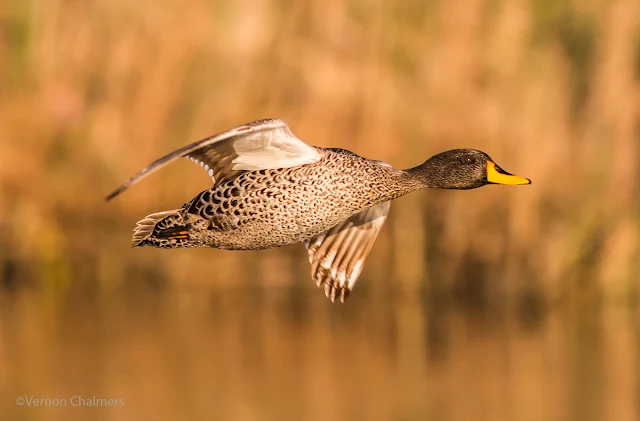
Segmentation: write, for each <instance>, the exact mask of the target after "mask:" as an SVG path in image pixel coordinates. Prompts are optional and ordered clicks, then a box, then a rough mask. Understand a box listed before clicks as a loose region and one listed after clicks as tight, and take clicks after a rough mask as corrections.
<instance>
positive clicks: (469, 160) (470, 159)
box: [460, 155, 476, 164]
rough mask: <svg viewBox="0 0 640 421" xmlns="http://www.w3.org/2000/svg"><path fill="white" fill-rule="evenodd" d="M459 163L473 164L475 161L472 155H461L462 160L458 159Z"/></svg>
mask: <svg viewBox="0 0 640 421" xmlns="http://www.w3.org/2000/svg"><path fill="white" fill-rule="evenodd" d="M460 161H461V162H462V163H463V164H475V162H476V159H475V157H473V156H472V155H463V156H462V158H460Z"/></svg>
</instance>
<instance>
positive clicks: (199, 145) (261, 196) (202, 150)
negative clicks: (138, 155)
mask: <svg viewBox="0 0 640 421" xmlns="http://www.w3.org/2000/svg"><path fill="white" fill-rule="evenodd" d="M180 157H186V158H189V159H191V160H193V161H195V162H197V163H199V164H200V165H201V166H203V167H204V168H205V169H207V170H208V172H209V175H210V176H211V177H212V179H213V181H214V185H213V187H212V188H211V189H209V190H205V191H203V192H201V193H200V194H198V195H197V196H196V197H195V198H194V199H192V200H191V201H190V202H188V203H186V204H185V205H184V206H183V207H182V208H180V209H176V210H173V211H165V212H159V213H155V214H151V215H148V216H147V217H146V218H144V219H143V220H141V221H140V222H138V226H137V227H136V229H135V230H134V235H133V241H132V246H145V245H150V246H154V247H162V248H177V247H214V248H220V249H227V250H259V249H267V248H273V247H279V246H283V245H287V244H293V243H297V242H301V241H304V242H305V245H306V246H307V248H308V250H309V258H310V261H311V263H312V276H313V278H314V279H315V280H316V282H317V283H318V285H321V284H325V292H326V294H327V296H329V297H330V298H331V299H332V301H333V300H335V299H336V297H339V298H340V299H341V300H342V301H344V299H345V298H346V297H347V296H348V294H349V292H350V291H351V289H352V288H353V285H354V284H355V281H356V279H357V278H358V276H359V274H360V272H361V270H362V265H363V263H364V260H365V259H366V257H367V255H368V253H369V251H370V250H371V247H372V246H373V242H374V241H375V238H376V237H377V234H378V232H379V230H380V228H381V227H382V224H383V223H384V221H385V219H386V217H387V213H388V211H389V201H390V200H393V199H395V198H398V197H400V196H403V195H405V194H407V193H409V192H411V191H414V190H417V189H419V188H423V187H435V188H449V189H470V188H475V187H480V186H482V185H485V184H488V183H496V182H498V183H499V182H504V183H505V184H528V183H530V181H529V180H527V179H523V178H521V177H516V176H512V175H510V174H508V173H506V172H504V171H503V170H501V169H500V167H498V166H496V165H495V164H494V163H493V161H491V160H490V159H489V157H488V155H486V154H485V153H483V152H480V151H475V150H470V149H458V150H453V151H448V152H445V153H442V154H439V155H436V156H434V157H432V158H431V159H429V160H428V161H426V162H425V163H424V164H422V165H420V166H418V167H415V168H412V169H409V170H400V169H395V168H393V167H391V166H390V165H388V164H386V163H383V162H381V161H374V160H370V159H366V158H363V157H361V156H358V155H356V154H354V153H352V152H349V151H346V150H342V149H325V148H319V147H313V146H310V145H307V144H305V143H303V142H302V141H300V140H299V139H297V138H296V137H295V136H293V134H292V133H291V131H290V130H289V128H288V126H287V125H286V123H284V122H283V121H281V120H276V119H269V120H260V121H256V122H253V123H249V124H247V125H244V126H240V127H238V128H235V129H233V130H230V131H228V132H224V133H222V134H220V135H217V136H213V137H211V138H208V139H204V140H202V141H200V142H196V143H194V144H191V145H188V146H186V147H184V148H182V149H179V150H178V151H175V152H173V153H172V154H169V155H167V156H165V157H163V158H160V159H159V160H157V161H156V162H154V163H153V164H151V165H149V166H148V167H146V168H145V169H143V170H142V171H141V172H140V173H138V174H137V175H136V176H134V177H133V178H131V179H130V180H129V181H128V182H127V183H125V184H124V185H123V186H121V187H120V188H119V189H118V190H116V191H115V192H113V193H112V194H111V195H110V196H109V197H108V199H111V198H113V197H115V196H116V195H118V194H119V193H121V192H122V191H124V190H125V189H126V188H127V187H128V186H130V185H131V184H133V183H135V182H137V181H139V180H140V179H142V178H143V177H145V176H146V175H148V174H150V173H151V172H153V171H155V170H157V169H159V168H161V167H163V166H165V165H167V164H169V163H170V162H172V161H174V160H175V159H178V158H180Z"/></svg>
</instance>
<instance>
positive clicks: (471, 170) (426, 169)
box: [410, 149, 531, 190]
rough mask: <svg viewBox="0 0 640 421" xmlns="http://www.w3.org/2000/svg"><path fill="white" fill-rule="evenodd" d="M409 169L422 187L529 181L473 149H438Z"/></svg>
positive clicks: (471, 187) (529, 181)
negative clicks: (419, 163)
mask: <svg viewBox="0 0 640 421" xmlns="http://www.w3.org/2000/svg"><path fill="white" fill-rule="evenodd" d="M410 171H411V172H413V173H414V174H415V176H416V177H417V178H419V179H420V181H421V182H422V183H424V184H425V185H426V187H432V188H439V189H456V190H467V189H475V188H477V187H482V186H484V185H487V184H506V185H510V186H514V185H519V184H531V180H529V179H528V178H524V177H519V176H517V175H512V174H509V173H508V172H506V171H505V170H503V169H502V168H500V166H499V165H498V164H496V163H495V162H494V161H493V160H492V159H491V157H489V155H487V154H486V153H484V152H482V151H479V150H477V149H452V150H450V151H446V152H442V153H439V154H437V155H434V156H432V157H431V158H429V159H428V160H427V161H425V162H424V163H423V164H422V165H419V166H417V167H415V168H413V169H412V170H410Z"/></svg>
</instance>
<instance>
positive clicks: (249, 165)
mask: <svg viewBox="0 0 640 421" xmlns="http://www.w3.org/2000/svg"><path fill="white" fill-rule="evenodd" d="M233 149H234V150H235V153H236V155H238V157H237V158H235V159H234V160H233V161H231V162H233V167H232V169H234V170H244V171H254V170H263V169H273V168H290V167H297V166H299V165H304V164H311V163H314V162H318V161H319V160H320V158H321V156H320V154H319V153H318V151H317V150H316V149H315V148H314V147H312V146H309V145H307V144H306V143H304V142H302V141H301V140H299V139H298V138H296V137H295V136H294V135H293V133H291V131H290V130H289V128H288V127H282V128H278V129H276V130H272V131H270V132H266V133H264V132H263V133H253V134H251V135H249V136H246V137H244V138H242V139H239V140H238V141H236V142H235V143H234V144H233Z"/></svg>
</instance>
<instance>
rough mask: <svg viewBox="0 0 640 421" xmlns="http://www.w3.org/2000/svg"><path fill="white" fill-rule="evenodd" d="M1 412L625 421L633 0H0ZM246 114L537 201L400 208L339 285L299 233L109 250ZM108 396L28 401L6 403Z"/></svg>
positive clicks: (632, 238)
mask: <svg viewBox="0 0 640 421" xmlns="http://www.w3.org/2000/svg"><path fill="white" fill-rule="evenodd" d="M0 63H1V66H0V397H1V399H0V419H2V420H11V421H13V420H32V419H34V420H35V419H38V420H41V419H44V420H69V419H95V420H101V419H105V420H106V419H114V420H115V419H117V420H140V419H153V420H173V419H213V420H263V419H272V420H288V419H290V420H302V419H304V420H306V419H310V420H333V419H370V420H387V419H393V420H417V419H420V420H466V419H475V420H483V419H487V420H542V419H544V420H565V419H567V420H637V419H639V418H640V364H639V361H640V310H639V306H638V301H639V298H640V290H639V288H638V277H639V275H640V273H639V272H640V264H639V261H638V255H639V252H640V243H639V234H640V226H639V224H640V213H639V211H640V202H639V199H638V198H639V194H638V193H639V191H638V189H639V187H640V183H639V176H640V165H639V161H640V153H639V150H640V124H639V123H640V114H639V110H640V106H639V104H640V102H639V101H640V3H639V2H638V1H637V0H613V1H609V0H586V1H577V0H575V1H571V0H509V1H507V0H454V1H438V0H411V1H408V0H405V1H401V2H391V1H376V0H370V1H353V0H327V1H315V2H304V1H301V2H295V1H284V0H282V1H277V0H253V1H249V0H241V1H235V2H228V1H220V0H185V1H177V0H161V1H150V0H139V1H135V2H133V1H128V0H96V1H88V0H87V1H79V0H47V1H45V0H5V1H4V2H2V3H0ZM264 117H280V118H283V119H285V120H286V121H287V122H288V123H289V125H290V126H291V128H292V130H293V131H294V133H296V134H297V135H298V137H300V138H301V139H303V140H305V141H306V142H308V143H311V144H314V145H319V146H327V147H344V148H347V149H350V150H352V151H354V152H356V153H358V154H360V155H364V156H366V157H370V158H375V159H383V160H385V161H387V162H390V163H392V164H393V165H394V166H397V167H402V168H407V167H410V166H414V165H417V164H418V163H420V162H422V161H424V160H425V159H426V158H427V157H429V156H431V155H433V154H435V153H438V152H440V151H443V150H445V149H451V148H457V147H473V148H478V149H482V150H485V151H487V152H488V153H489V154H490V155H491V156H492V157H493V158H494V159H495V160H496V161H497V162H498V163H500V165H502V166H503V167H504V168H505V169H507V170H508V171H511V172H514V173H516V174H518V175H522V176H526V177H530V178H531V179H533V185H532V186H528V187H518V188H508V187H495V186H489V187H484V188H481V189H478V190H473V191H467V192H455V191H423V192H419V193H414V194H412V195H410V196H408V197H405V198H402V199H400V200H398V201H396V202H394V204H393V206H392V210H391V214H390V217H389V220H388V222H387V224H386V226H385V228H384V230H383V232H382V234H381V236H380V237H379V239H378V241H377V243H376V246H375V247H374V250H373V253H372V256H371V258H370V259H369V261H368V263H367V265H366V267H365V270H364V273H363V275H362V277H361V279H360V281H359V282H358V284H357V286H356V288H355V290H354V293H353V295H352V297H351V298H350V299H349V300H348V301H347V303H346V304H344V305H338V304H333V305H332V304H331V303H330V302H329V301H328V300H326V299H325V298H324V296H323V293H322V292H321V291H320V290H317V289H316V287H315V285H313V283H312V281H311V280H310V277H309V267H308V264H307V261H306V253H305V251H304V249H303V247H302V246H294V247H287V248H283V249H278V250H270V251H265V252H252V253H247V252H235V253H234V252H225V251H219V250H206V249H202V250H173V251H166V250H158V249H151V248H147V249H130V248H129V239H130V233H131V229H132V228H133V226H134V224H135V221H137V220H139V219H140V218H141V217H143V216H144V215H146V214H148V213H151V212H154V211H159V210H164V209H173V208H175V207H177V206H179V205H181V204H182V203H184V202H186V201H187V200H189V199H190V198H191V197H193V196H194V195H195V194H196V193H197V192H199V191H201V190H204V189H205V188H207V187H208V184H209V181H208V177H207V175H206V174H205V173H204V172H203V171H202V170H201V169H199V168H198V167H197V166H194V165H193V164H191V163H189V162H186V161H185V162H180V163H177V164H174V165H173V166H171V167H169V168H167V169H165V170H163V171H162V172H160V173H158V174H157V175H154V176H152V177H151V178H149V179H148V180H145V182H144V183H141V184H139V185H136V186H135V187H134V188H132V189H131V190H130V191H128V192H127V193H126V194H125V195H123V196H122V197H119V198H118V199H117V200H115V201H114V202H112V203H108V204H107V203H105V202H104V201H103V197H104V196H105V195H106V194H107V193H108V192H109V191H111V190H112V189H113V188H114V187H116V186H117V185H118V184H119V183H120V182H122V181H123V180H124V179H126V178H127V177H129V176H130V175H132V174H133V173H134V172H136V171H138V170H139V169H140V168H142V167H143V166H144V165H146V164H148V163H149V162H151V161H152V160H154V159H155V158H157V157H159V156H161V155H163V154H165V153H167V152H170V151H172V150H173V149H175V148H177V147H180V146H182V145H184V144H186V143H189V142H192V141H194V140H197V139H200V138H203V137H206V136H208V135H210V134H213V133H216V132H220V131H223V130H227V129H229V128H231V127H234V126H236V125H239V124H242V123H245V122H248V121H251V120H255V119H258V118H264ZM73 395H82V396H97V397H104V398H110V397H111V398H122V399H124V402H125V405H124V407H115V408H108V409H105V408H102V409H96V408H74V407H71V406H70V405H69V406H67V407H64V408H51V407H49V408H28V407H20V406H17V405H16V404H15V399H16V398H17V397H19V396H33V397H37V398H69V397H71V396H73Z"/></svg>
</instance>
